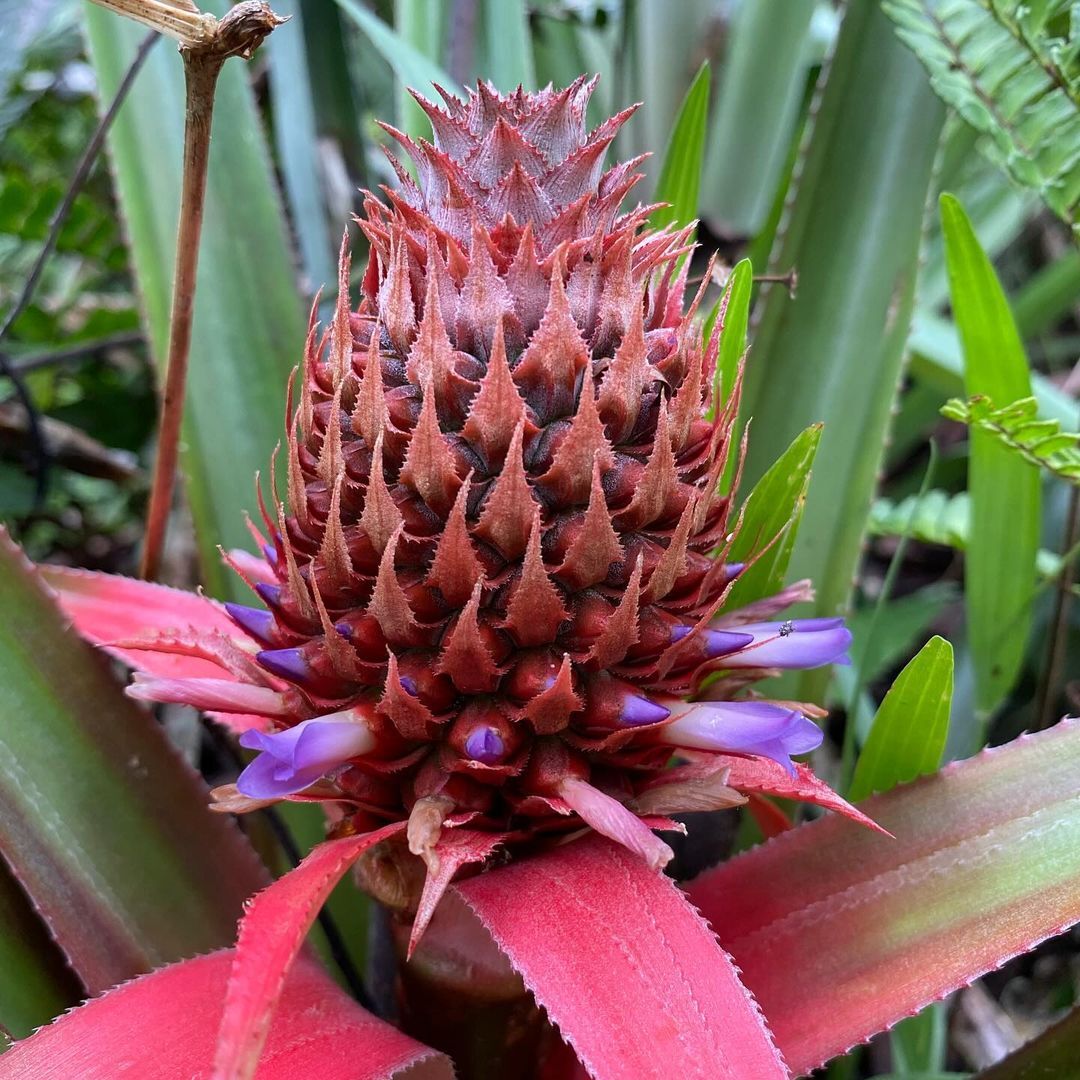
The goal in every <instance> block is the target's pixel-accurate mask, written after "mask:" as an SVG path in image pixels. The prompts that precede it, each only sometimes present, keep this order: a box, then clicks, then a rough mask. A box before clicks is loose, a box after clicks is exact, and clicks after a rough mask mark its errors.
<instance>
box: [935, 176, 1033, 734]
mask: <svg viewBox="0 0 1080 1080" xmlns="http://www.w3.org/2000/svg"><path fill="white" fill-rule="evenodd" d="M941 217H942V227H943V229H944V233H945V254H946V260H947V265H948V269H949V289H950V292H951V297H952V307H953V312H954V314H955V317H956V324H957V328H958V329H959V331H960V340H961V342H962V344H963V349H964V384H965V389H966V392H967V394H968V396H969V397H970V396H973V395H975V394H985V395H987V396H988V397H990V398H992V399H993V401H994V402H995V404H997V405H999V406H1005V405H1008V404H1010V403H1012V402H1013V401H1017V400H1019V399H1020V398H1026V397H1030V396H1031V379H1030V377H1029V375H1028V364H1027V358H1026V356H1025V355H1024V346H1023V343H1022V342H1021V341H1020V335H1019V333H1018V332H1017V329H1016V323H1015V321H1014V320H1013V317H1012V312H1011V311H1010V310H1009V304H1008V301H1007V300H1006V299H1005V294H1004V292H1003V291H1002V288H1001V284H1000V282H999V281H998V279H997V275H996V274H995V273H994V268H993V266H991V264H990V260H989V259H988V258H987V257H986V255H985V253H984V252H983V250H982V248H981V247H980V246H979V241H978V239H977V238H976V236H975V233H974V230H973V229H972V228H971V223H970V222H969V221H968V219H967V216H966V215H965V213H964V211H963V208H962V207H961V206H960V204H959V203H958V202H957V201H956V200H955V199H954V198H952V196H950V195H943V196H942V197H941ZM968 473H969V475H968V490H969V492H970V494H971V533H970V537H969V540H968V552H967V561H966V564H965V573H964V580H965V586H966V598H967V617H968V635H969V638H970V642H971V652H972V659H973V661H974V664H975V672H976V676H977V686H976V694H975V698H976V702H977V704H978V707H979V709H980V710H981V711H982V712H984V713H987V712H990V711H991V710H993V709H994V708H995V707H996V706H997V705H998V704H999V703H1000V702H1001V700H1002V699H1003V698H1004V696H1005V695H1006V694H1007V693H1008V692H1009V690H1010V688H1011V687H1012V685H1013V683H1014V682H1015V681H1016V677H1017V675H1018V674H1019V671H1020V666H1021V664H1022V663H1023V659H1024V650H1025V648H1026V646H1027V638H1028V633H1029V631H1030V628H1031V615H1032V600H1033V593H1034V587H1035V556H1036V553H1037V552H1038V549H1039V502H1040V500H1039V473H1038V470H1037V469H1036V468H1035V467H1034V466H1033V465H1031V464H1029V463H1028V462H1026V461H1024V460H1023V459H1021V458H1019V457H1017V455H1016V454H1014V453H1013V452H1011V451H1010V450H1009V449H1008V448H1007V447H1003V446H1001V445H1000V444H999V443H998V442H997V440H996V439H995V437H994V436H993V435H991V434H989V433H988V432H985V431H978V430H974V431H972V432H971V456H970V463H969V468H968Z"/></svg>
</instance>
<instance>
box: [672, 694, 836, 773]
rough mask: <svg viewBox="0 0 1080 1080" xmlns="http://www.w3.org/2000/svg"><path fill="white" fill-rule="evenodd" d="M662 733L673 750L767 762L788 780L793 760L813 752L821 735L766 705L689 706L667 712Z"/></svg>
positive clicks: (797, 716) (799, 718)
mask: <svg viewBox="0 0 1080 1080" xmlns="http://www.w3.org/2000/svg"><path fill="white" fill-rule="evenodd" d="M672 715H673V717H674V719H673V720H672V721H671V722H670V723H669V724H667V725H665V726H664V727H663V728H662V729H661V738H662V739H663V740H664V742H666V743H669V744H671V745H673V746H682V747H685V748H686V749H690V750H711V751H714V752H720V753H724V752H730V753H736V754H754V755H756V756H758V757H767V758H772V760H773V761H776V762H779V763H780V764H781V765H783V766H784V768H785V769H787V771H788V772H789V773H791V774H792V775H794V774H795V766H794V765H793V764H792V761H791V755H792V754H806V753H808V752H809V751H811V750H816V749H817V748H818V747H819V746H820V745H821V741H822V738H823V736H822V733H821V729H820V728H819V727H818V726H817V724H815V723H814V722H813V720H808V719H807V718H806V717H805V716H803V715H802V713H799V712H796V711H795V710H794V709H788V708H785V707H784V706H782V705H772V704H770V703H769V702H767V701H691V702H687V703H685V704H682V705H676V706H674V707H673V708H672Z"/></svg>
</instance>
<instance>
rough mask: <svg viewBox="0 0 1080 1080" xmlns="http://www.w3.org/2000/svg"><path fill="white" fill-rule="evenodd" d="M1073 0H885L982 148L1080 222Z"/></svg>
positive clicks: (1079, 37)
mask: <svg viewBox="0 0 1080 1080" xmlns="http://www.w3.org/2000/svg"><path fill="white" fill-rule="evenodd" d="M1073 6H1074V5H1073V2H1072V0H1042V2H1032V0H885V4H884V7H885V11H886V12H887V13H888V15H889V17H890V18H891V19H892V20H893V22H895V23H896V25H897V33H898V34H899V36H900V38H901V39H902V40H903V41H904V43H905V44H907V45H908V47H909V48H910V49H911V50H912V51H913V52H914V53H915V55H916V56H917V57H918V58H919V60H920V61H921V62H922V64H923V66H924V67H925V68H926V70H927V72H928V73H929V75H930V81H931V84H932V85H933V87H934V90H935V91H936V92H937V94H938V96H939V97H941V98H942V99H943V100H944V101H946V102H947V103H948V104H949V105H951V106H953V108H955V109H956V110H957V112H959V113H960V115H961V116H962V117H963V118H964V119H965V120H966V121H967V122H968V123H969V124H970V125H971V126H972V127H973V128H975V129H976V130H977V131H979V132H980V133H981V134H982V135H983V136H984V138H983V139H982V140H981V142H980V148H981V149H982V151H983V152H984V153H985V154H986V155H987V157H989V158H991V159H992V160H993V161H995V162H996V163H997V164H998V165H1000V166H1002V167H1003V168H1004V169H1006V170H1007V171H1008V173H1009V174H1010V176H1012V178H1013V179H1014V180H1015V181H1016V182H1017V183H1019V184H1021V185H1023V186H1024V187H1028V188H1031V189H1033V190H1034V191H1036V192H1038V193H1039V195H1040V196H1041V197H1042V199H1043V201H1044V202H1045V203H1046V205H1047V206H1049V207H1050V209H1051V210H1053V211H1054V213H1056V214H1057V215H1058V216H1059V217H1061V218H1062V219H1063V220H1064V221H1066V222H1068V223H1069V225H1071V226H1072V227H1073V230H1074V233H1075V232H1076V231H1077V230H1078V228H1080V19H1077V18H1075V17H1074V15H1073V11H1072V9H1073Z"/></svg>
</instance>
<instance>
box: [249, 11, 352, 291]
mask: <svg viewBox="0 0 1080 1080" xmlns="http://www.w3.org/2000/svg"><path fill="white" fill-rule="evenodd" d="M275 10H276V11H277V14H279V15H281V16H282V17H285V16H288V18H289V24H290V25H289V27H288V28H287V29H284V30H282V31H279V32H278V33H274V34H271V35H270V37H269V39H268V41H267V43H266V47H267V50H268V51H269V54H270V63H269V64H268V65H267V67H268V69H269V78H270V93H271V96H272V98H273V104H274V109H273V117H274V138H275V139H276V141H277V148H278V160H279V161H280V163H281V175H282V179H283V180H284V182H285V194H286V196H287V198H288V201H289V209H290V211H291V212H292V217H293V223H294V224H295V226H296V243H297V247H298V248H299V249H300V263H301V266H302V267H303V270H304V276H305V277H306V279H307V280H306V282H305V285H306V287H307V290H308V292H309V293H312V294H314V293H315V292H316V291H317V290H318V289H320V288H322V287H323V286H324V285H330V284H332V283H333V282H334V281H335V280H336V277H337V266H336V262H335V259H334V247H333V245H332V244H331V243H330V230H329V227H328V222H327V219H326V205H325V202H324V200H323V194H322V180H321V178H320V174H319V137H318V136H319V133H318V128H317V125H316V121H315V105H314V102H313V100H312V95H311V82H310V73H309V70H308V62H307V50H306V49H305V47H304V24H303V8H302V6H301V4H300V0H275Z"/></svg>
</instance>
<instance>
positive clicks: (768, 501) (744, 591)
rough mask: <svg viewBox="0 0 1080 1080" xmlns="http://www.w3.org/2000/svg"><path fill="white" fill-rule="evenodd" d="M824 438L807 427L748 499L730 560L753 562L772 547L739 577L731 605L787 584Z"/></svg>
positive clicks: (761, 595)
mask: <svg viewBox="0 0 1080 1080" xmlns="http://www.w3.org/2000/svg"><path fill="white" fill-rule="evenodd" d="M820 439H821V425H820V424H815V425H813V426H812V427H808V428H807V429H806V430H805V431H804V432H802V434H801V435H799V436H797V437H796V439H795V441H794V442H793V443H792V444H791V445H790V446H789V447H788V448H787V450H785V451H784V453H783V454H782V455H781V456H780V458H779V459H778V460H777V461H776V463H775V464H774V465H773V467H772V468H771V469H770V470H769V471H768V472H767V473H766V474H765V475H764V476H763V477H762V478H761V479H760V480H759V481H758V482H757V483H756V484H755V485H754V490H753V491H751V492H750V494H749V496H748V497H747V499H746V504H745V506H744V508H743V511H742V515H743V516H742V523H741V525H740V526H739V532H738V534H737V535H736V537H735V541H734V543H733V544H732V548H731V553H730V555H729V556H728V561H729V562H746V561H749V560H750V558H751V557H752V556H754V555H755V554H756V553H757V552H759V551H761V550H762V549H763V548H764V547H765V546H766V545H768V544H769V543H770V542H772V546H771V547H770V548H769V550H768V551H766V552H765V554H764V555H762V556H761V557H760V558H758V559H757V561H756V562H754V563H753V564H752V565H750V566H749V567H747V569H746V570H744V571H743V572H742V573H741V574H740V575H739V576H738V578H736V580H735V584H734V586H733V587H732V590H731V594H730V596H729V599H728V605H727V606H729V607H732V608H736V607H741V606H743V605H744V604H749V603H750V602H751V601H753V600H758V599H760V598H761V597H763V596H769V595H771V594H772V593H774V592H777V591H778V590H779V589H781V588H782V587H783V585H784V578H785V576H786V574H787V568H788V560H789V559H790V558H791V550H792V548H793V546H794V544H795V536H796V534H797V532H798V529H799V521H800V519H801V518H802V514H803V505H804V504H805V502H806V489H807V487H808V486H809V483H810V471H811V469H812V468H813V465H814V457H815V455H816V454H817V449H818V443H819V441H820ZM773 541H775V542H773Z"/></svg>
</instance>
